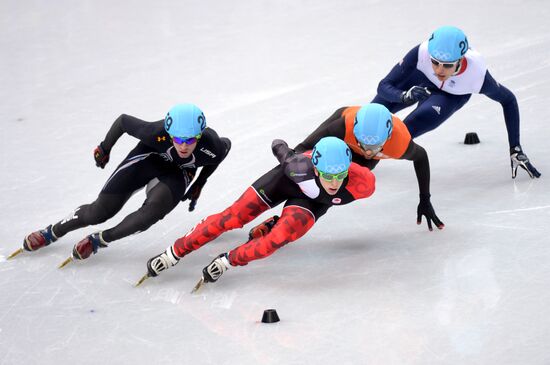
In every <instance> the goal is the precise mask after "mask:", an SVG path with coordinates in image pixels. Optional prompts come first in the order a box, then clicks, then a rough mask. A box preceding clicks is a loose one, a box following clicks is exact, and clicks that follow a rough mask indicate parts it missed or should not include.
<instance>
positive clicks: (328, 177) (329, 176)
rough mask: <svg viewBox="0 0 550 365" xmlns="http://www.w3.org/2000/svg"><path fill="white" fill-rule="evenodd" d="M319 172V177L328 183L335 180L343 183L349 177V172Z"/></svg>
mask: <svg viewBox="0 0 550 365" xmlns="http://www.w3.org/2000/svg"><path fill="white" fill-rule="evenodd" d="M317 171H318V172H319V176H320V177H321V178H322V179H323V180H326V181H332V180H334V179H336V180H338V181H343V180H344V179H345V178H346V177H348V170H346V171H342V172H339V173H337V174H329V173H328V172H322V171H319V170H317Z"/></svg>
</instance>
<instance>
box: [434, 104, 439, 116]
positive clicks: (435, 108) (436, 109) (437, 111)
mask: <svg viewBox="0 0 550 365" xmlns="http://www.w3.org/2000/svg"><path fill="white" fill-rule="evenodd" d="M432 108H434V110H435V112H436V113H437V114H438V115H439V114H441V107H440V106H439V105H432Z"/></svg>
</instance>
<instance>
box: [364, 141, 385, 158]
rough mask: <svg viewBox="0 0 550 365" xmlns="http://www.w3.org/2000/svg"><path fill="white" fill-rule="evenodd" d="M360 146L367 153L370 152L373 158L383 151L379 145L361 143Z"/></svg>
mask: <svg viewBox="0 0 550 365" xmlns="http://www.w3.org/2000/svg"><path fill="white" fill-rule="evenodd" d="M359 146H361V148H362V149H363V151H365V152H368V151H370V152H371V155H372V156H376V154H377V153H378V152H380V151H382V146H381V145H378V144H365V143H361V142H359Z"/></svg>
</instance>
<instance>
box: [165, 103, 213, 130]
mask: <svg viewBox="0 0 550 365" xmlns="http://www.w3.org/2000/svg"><path fill="white" fill-rule="evenodd" d="M204 128H206V119H205V118H204V113H203V112H202V111H201V110H200V109H199V108H198V107H197V106H196V105H195V104H177V105H175V106H173V107H172V108H171V109H170V110H169V111H168V114H166V118H164V129H166V132H168V134H170V135H171V136H173V137H183V138H191V137H195V136H198V135H199V134H201V133H202V131H203V130H204Z"/></svg>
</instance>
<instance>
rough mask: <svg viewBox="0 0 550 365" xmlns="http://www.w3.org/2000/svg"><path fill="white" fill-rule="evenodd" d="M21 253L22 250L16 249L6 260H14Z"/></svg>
mask: <svg viewBox="0 0 550 365" xmlns="http://www.w3.org/2000/svg"><path fill="white" fill-rule="evenodd" d="M21 252H23V249H22V248H20V249H18V250H17V251H15V252H14V253H12V254H11V255H9V256H8V257H7V259H6V260H9V259H12V258H14V257H15V256H17V255H19V254H20V253H21Z"/></svg>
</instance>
